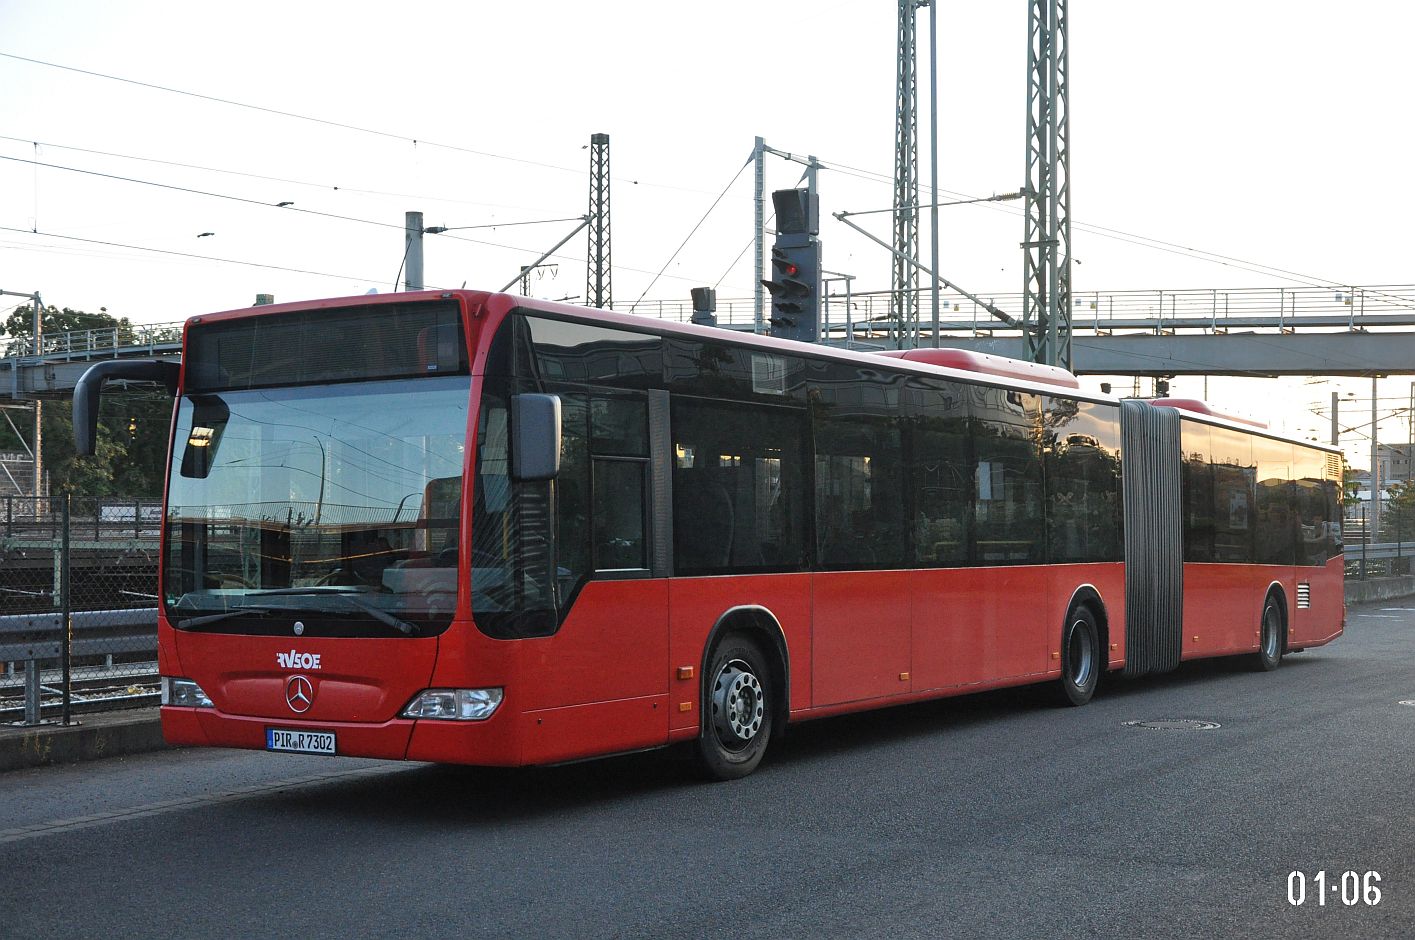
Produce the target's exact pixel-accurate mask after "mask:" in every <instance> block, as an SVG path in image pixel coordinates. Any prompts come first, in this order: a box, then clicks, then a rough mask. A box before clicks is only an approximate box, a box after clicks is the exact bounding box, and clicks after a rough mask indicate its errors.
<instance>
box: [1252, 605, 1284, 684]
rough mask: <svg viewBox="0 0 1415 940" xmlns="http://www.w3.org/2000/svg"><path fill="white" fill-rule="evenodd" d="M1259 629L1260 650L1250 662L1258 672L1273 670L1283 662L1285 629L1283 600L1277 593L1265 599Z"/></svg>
mask: <svg viewBox="0 0 1415 940" xmlns="http://www.w3.org/2000/svg"><path fill="white" fill-rule="evenodd" d="M1261 624H1262V626H1261V629H1260V630H1259V631H1258V651H1257V652H1256V653H1254V654H1253V655H1252V656H1250V657H1249V659H1248V664H1249V665H1250V666H1252V667H1253V670H1254V671H1256V672H1272V671H1273V670H1274V669H1276V668H1277V667H1278V666H1280V665H1281V664H1282V647H1283V640H1284V634H1285V633H1286V632H1287V631H1286V630H1284V629H1283V616H1282V601H1280V600H1279V599H1278V596H1277V595H1276V594H1271V593H1270V594H1268V596H1267V599H1266V600H1264V601H1263V619H1262V621H1261Z"/></svg>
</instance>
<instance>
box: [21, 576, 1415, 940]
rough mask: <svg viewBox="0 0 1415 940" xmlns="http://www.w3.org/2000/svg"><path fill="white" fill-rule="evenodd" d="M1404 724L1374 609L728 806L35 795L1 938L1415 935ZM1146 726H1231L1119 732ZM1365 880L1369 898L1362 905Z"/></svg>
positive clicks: (747, 790) (64, 772)
mask: <svg viewBox="0 0 1415 940" xmlns="http://www.w3.org/2000/svg"><path fill="white" fill-rule="evenodd" d="M1402 700H1412V701H1415V602H1411V601H1402V602H1394V603H1390V602H1388V603H1387V604H1385V605H1374V606H1372V607H1368V608H1363V609H1353V610H1352V611H1351V616H1350V618H1349V621H1348V630H1347V635H1346V636H1345V637H1344V638H1342V639H1341V640H1338V641H1337V642H1336V643H1335V644H1333V645H1331V646H1329V647H1326V648H1325V649H1321V650H1312V651H1309V652H1306V653H1302V654H1300V655H1296V656H1292V657H1290V658H1288V659H1287V660H1285V661H1284V663H1283V665H1282V668H1281V669H1279V670H1278V671H1277V672H1275V673H1270V674H1258V673H1251V672H1247V671H1244V670H1242V669H1241V668H1239V667H1238V666H1237V665H1235V664H1232V663H1226V662H1220V663H1207V664H1189V665H1186V666H1185V667H1184V668H1182V669H1181V670H1180V671H1178V672H1177V673H1174V674H1172V675H1169V676H1166V677H1163V678H1159V679H1146V680H1141V681H1137V682H1133V683H1124V682H1122V683H1118V684H1114V685H1112V686H1111V687H1110V688H1108V689H1106V690H1105V691H1104V692H1103V694H1102V695H1101V696H1100V697H1098V698H1097V699H1096V700H1095V701H1093V702H1092V703H1091V704H1090V705H1088V706H1087V707H1085V708H1081V709H1062V708H1054V707H1049V706H1047V705H1045V704H1041V703H1039V702H1038V701H1037V700H1036V697H1035V696H1034V695H1029V694H1019V693H1015V692H1009V693H993V694H987V695H982V696H974V697H971V698H966V699H953V700H948V701H944V702H938V703H931V704H927V705H922V706H915V707H909V708H902V709H892V710H886V711H880V712H874V713H870V714H867V715H857V716H850V717H847V718H840V719H830V720H825V721H819V722H811V723H807V724H804V725H800V726H797V727H794V728H793V729H792V731H791V734H790V735H789V737H788V738H787V740H786V741H784V742H783V743H782V744H781V745H780V746H779V747H778V748H776V750H775V751H774V752H773V753H772V754H770V755H768V758H767V762H766V763H765V764H764V765H763V766H762V768H761V769H760V770H759V771H758V772H757V774H756V775H754V776H752V777H750V778H748V779H746V780H742V781H738V782H735V783H727V784H708V783H703V782H700V781H699V780H698V779H697V778H696V776H695V775H694V772H693V769H692V767H691V765H690V764H687V763H685V762H683V761H680V760H674V759H672V758H671V757H667V756H665V755H663V754H662V753H660V754H655V755H639V756H633V757H628V758H621V759H616V760H608V761H598V762H593V763H587V764H579V765H574V766H570V767H562V768H552V769H543V770H534V771H522V772H498V773H493V772H484V771H468V770H465V769H456V768H442V767H430V766H424V765H405V764H389V763H379V762H367V761H355V760H349V759H342V758H316V757H297V756H290V755H274V754H262V753H254V752H234V751H201V750H188V751H175V752H164V753H157V754H149V755H143V756H139V757H130V758H126V759H111V760H108V761H100V762H96V763H91V764H85V765H78V766H71V767H62V768H46V769H39V770H27V771H18V772H14V773H10V774H4V775H0V936H4V937H16V938H29V937H41V936H65V937H73V936H96V935H103V936H134V937H136V936H174V935H175V936H186V937H200V936H279V937H282V938H302V940H303V938H314V937H323V936H346V937H354V936H360V937H361V936H399V937H407V936H414V935H429V936H452V935H456V936H460V937H521V938H541V937H574V938H577V940H592V938H601V937H705V936H720V937H730V938H732V940H742V938H750V937H772V938H780V937H816V936H828V937H891V938H893V937H913V936H919V937H946V936H970V937H971V936H998V937H1019V938H1030V937H1049V936H1076V937H1092V936H1097V937H1100V936H1115V937H1171V936H1186V937H1228V936H1233V937H1268V936H1284V937H1285V936H1293V937H1307V936H1319V937H1345V936H1351V937H1382V936H1385V937H1410V936H1412V935H1415V863H1412V858H1413V857H1415V830H1412V821H1415V757H1412V751H1415V743H1413V742H1415V705H1406V704H1401V702H1402ZM1157 719H1196V720H1202V721H1209V722H1216V723H1218V724H1219V725H1220V726H1221V727H1219V728H1217V729H1212V730H1202V731H1201V730H1152V729H1146V728H1138V727H1131V726H1127V725H1126V724H1125V722H1129V721H1142V720H1157ZM1294 871H1298V872H1302V873H1304V879H1305V884H1306V895H1307V897H1306V901H1305V903H1304V904H1302V905H1301V906H1294V905H1293V904H1291V903H1290V902H1289V882H1290V878H1291V873H1292V872H1294ZM1323 871H1324V872H1326V873H1327V874H1326V876H1325V877H1326V894H1325V897H1324V900H1325V903H1324V904H1323V903H1318V900H1317V895H1319V894H1321V891H1320V887H1319V885H1320V882H1319V881H1318V873H1319V872H1323ZM1347 871H1352V872H1356V873H1357V874H1358V875H1359V876H1360V877H1361V879H1362V880H1364V881H1366V882H1368V883H1369V884H1371V885H1373V886H1375V887H1378V888H1379V891H1380V900H1379V903H1376V904H1369V903H1367V898H1366V897H1364V896H1363V895H1364V891H1348V895H1347V898H1348V899H1354V900H1355V901H1356V903H1354V904H1350V905H1348V904H1346V903H1343V900H1344V899H1343V898H1342V896H1341V887H1342V874H1343V873H1344V872H1347ZM1367 872H1376V873H1379V878H1380V880H1379V882H1376V881H1375V880H1374V879H1369V878H1367V876H1366V873H1367ZM1354 884H1355V883H1354V882H1348V884H1347V887H1348V888H1351V887H1353V886H1354ZM1333 888H1335V889H1336V890H1333Z"/></svg>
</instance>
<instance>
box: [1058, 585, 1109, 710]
mask: <svg viewBox="0 0 1415 940" xmlns="http://www.w3.org/2000/svg"><path fill="white" fill-rule="evenodd" d="M1102 668H1103V666H1102V659H1101V653H1100V630H1099V629H1097V627H1096V615H1095V614H1093V613H1091V609H1090V608H1089V607H1087V606H1085V605H1084V604H1083V605H1081V606H1079V607H1076V608H1075V609H1073V610H1072V611H1071V615H1070V616H1068V617H1067V618H1066V626H1065V628H1064V629H1063V630H1062V631H1061V682H1060V695H1059V696H1058V700H1059V701H1060V703H1061V704H1063V705H1085V704H1086V703H1087V702H1089V701H1090V700H1091V696H1093V695H1095V694H1096V685H1097V683H1099V682H1100V677H1101V669H1102Z"/></svg>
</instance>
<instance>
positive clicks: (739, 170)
mask: <svg viewBox="0 0 1415 940" xmlns="http://www.w3.org/2000/svg"><path fill="white" fill-rule="evenodd" d="M752 160H753V157H748V158H747V162H746V163H744V164H742V165H741V166H739V167H738V168H737V172H736V173H734V174H732V179H730V180H728V181H727V185H726V186H724V187H722V192H720V193H718V194H717V198H716V199H714V200H713V201H712V205H710V206H708V208H707V211H706V212H704V213H703V217H702V218H701V219H698V223H697V224H696V225H694V226H693V228H692V231H690V232H688V235H687V237H685V238H684V239H683V243H682V244H680V245H679V246H678V247H677V248H675V249H674V250H673V254H671V255H669V257H668V260H667V261H665V262H663V267H661V268H659V269H658V273H657V274H655V275H654V276H653V280H651V281H649V285H648V287H645V288H644V290H643V293H641V294H639V299H638V300H636V301H634V302H633V303H632V304H630V305H629V312H630V313H633V312H634V309H635V308H636V307H638V306H639V304H640V303H641V302H642V301H643V299H644V297H645V295H647V294H648V292H649V291H650V290H652V289H653V286H654V285H655V284H657V283H658V279H659V278H660V277H662V276H663V272H664V271H666V270H668V266H669V265H670V264H672V263H673V259H674V258H677V257H678V254H679V252H681V251H682V250H683V248H684V246H686V245H687V244H688V242H690V241H692V239H693V236H694V235H696V234H697V233H698V229H700V228H702V226H703V223H704V222H706V221H707V219H708V216H710V215H712V210H714V209H716V208H717V205H718V203H720V202H722V197H723V196H726V195H727V191H728V190H729V189H731V188H732V184H733V183H736V182H737V180H738V178H739V177H741V175H742V171H743V170H745V169H746V168H747V167H749V166H751V165H752ZM737 257H739V258H740V257H741V255H738V256H737ZM733 263H734V264H735V263H736V262H733ZM720 282H721V279H719V283H720Z"/></svg>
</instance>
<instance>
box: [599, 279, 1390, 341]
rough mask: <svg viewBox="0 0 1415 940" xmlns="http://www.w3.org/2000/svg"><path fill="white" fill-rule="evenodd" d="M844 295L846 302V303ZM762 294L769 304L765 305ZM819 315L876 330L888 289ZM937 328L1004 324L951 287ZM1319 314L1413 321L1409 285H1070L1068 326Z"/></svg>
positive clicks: (1341, 321)
mask: <svg viewBox="0 0 1415 940" xmlns="http://www.w3.org/2000/svg"><path fill="white" fill-rule="evenodd" d="M919 294H920V296H919V297H918V310H919V319H920V322H921V324H923V326H924V327H925V329H927V327H928V324H929V322H930V320H931V316H932V314H931V311H932V307H931V302H930V298H929V297H928V295H927V292H926V291H925V290H923V289H921V290H920V292H919ZM980 299H982V300H985V301H987V302H988V303H990V304H993V305H995V306H996V307H998V308H999V309H1001V310H1002V311H1003V312H1005V313H1008V314H1010V315H1012V316H1014V317H1018V318H1020V317H1021V315H1022V307H1023V304H1022V294H1021V293H1020V292H1019V293H992V294H983V295H980ZM847 300H848V303H847ZM769 303H770V302H769V300H768V306H769ZM617 309H618V310H619V311H620V312H628V311H630V310H631V309H632V311H633V312H634V313H638V314H641V315H644V316H649V317H657V318H661V319H666V320H677V321H680V322H686V321H687V320H689V319H691V317H692V314H693V305H692V304H691V303H690V302H689V301H688V300H687V299H684V300H681V301H677V300H654V301H642V302H640V303H638V304H634V305H628V306H625V305H621V306H620V307H618V308H617ZM822 309H823V316H822V319H824V320H826V321H827V322H828V324H829V325H830V326H832V327H833V328H834V329H835V330H836V331H839V330H841V329H843V328H845V326H846V324H847V322H848V323H850V324H852V325H854V326H855V327H856V328H857V329H860V330H866V329H869V328H870V327H871V326H872V325H873V326H875V327H876V328H878V327H880V326H881V325H885V324H889V323H891V322H892V318H893V316H894V313H893V295H892V293H891V292H888V291H870V292H862V293H855V294H851V295H849V297H848V298H847V296H846V295H845V294H844V293H841V292H838V291H832V292H830V293H829V294H827V295H826V303H825V304H824V306H823V308H822ZM939 314H940V316H939V322H940V326H941V327H942V328H943V329H945V330H949V331H953V332H958V331H978V332H982V331H989V330H1006V329H1007V327H1006V325H1005V324H1003V323H1001V322H999V321H997V320H996V319H994V318H993V316H992V315H991V314H989V313H988V312H987V310H986V309H984V308H983V307H982V306H981V305H980V304H977V303H975V302H974V301H972V300H969V299H968V298H967V297H965V296H963V295H962V294H959V293H957V292H955V291H947V290H945V291H942V292H941V294H940V311H939ZM753 317H754V300H753V299H752V298H731V299H720V300H719V301H718V302H717V319H718V323H719V324H720V325H723V326H737V327H743V326H750V325H751V324H752V322H753ZM1318 319H1320V320H1321V321H1322V323H1323V325H1325V326H1343V325H1344V326H1346V327H1347V328H1354V327H1356V326H1358V325H1362V324H1363V323H1364V324H1366V325H1370V324H1371V323H1373V322H1374V323H1379V322H1381V321H1382V320H1408V321H1409V322H1415V286H1412V285H1408V284H1404V285H1388V286H1349V287H1273V288H1236V289H1230V290H1200V289H1191V290H1122V291H1076V292H1074V293H1073V294H1072V312H1071V323H1072V327H1073V329H1079V330H1107V329H1134V328H1137V327H1138V328H1148V329H1159V330H1164V329H1210V330H1215V329H1216V330H1222V329H1225V328H1228V327H1229V326H1233V327H1239V326H1247V325H1250V324H1252V323H1253V322H1254V321H1255V320H1262V321H1271V322H1270V323H1266V324H1265V325H1271V326H1273V327H1275V328H1279V329H1281V328H1285V327H1292V328H1297V327H1300V326H1302V325H1303V324H1304V322H1308V323H1310V322H1312V321H1314V320H1318Z"/></svg>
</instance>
